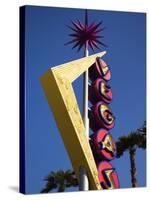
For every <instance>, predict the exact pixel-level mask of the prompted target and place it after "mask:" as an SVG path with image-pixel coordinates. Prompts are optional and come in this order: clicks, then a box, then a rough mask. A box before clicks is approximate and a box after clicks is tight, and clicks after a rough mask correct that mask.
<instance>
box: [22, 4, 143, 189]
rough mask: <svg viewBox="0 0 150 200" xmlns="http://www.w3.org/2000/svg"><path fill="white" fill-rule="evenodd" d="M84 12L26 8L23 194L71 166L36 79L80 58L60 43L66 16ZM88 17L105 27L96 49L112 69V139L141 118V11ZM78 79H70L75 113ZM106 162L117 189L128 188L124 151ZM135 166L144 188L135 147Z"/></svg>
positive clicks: (64, 39) (139, 153)
mask: <svg viewBox="0 0 150 200" xmlns="http://www.w3.org/2000/svg"><path fill="white" fill-rule="evenodd" d="M84 13H85V11H84V10H82V9H66V8H50V7H35V6H28V7H27V9H26V32H25V34H26V35H25V36H26V72H25V73H26V146H25V147H26V193H39V192H40V190H41V189H42V188H43V186H44V184H45V182H44V181H43V178H44V177H45V176H46V175H47V174H48V173H49V172H50V171H52V170H53V171H55V170H59V169H63V170H67V169H71V168H72V166H71V163H70V160H69V157H68V155H67V152H66V150H65V148H64V144H63V141H62V139H61V136H60V133H59V130H58V128H57V125H56V123H55V120H54V118H53V114H52V112H51V110H50V108H49V106H48V103H47V100H46V97H45V95H44V91H43V89H42V87H41V84H40V80H39V79H40V76H42V75H43V74H44V73H45V72H46V71H47V70H48V69H49V68H50V67H52V66H57V65H59V64H62V63H66V62H69V61H71V60H75V59H78V58H81V57H83V50H81V51H80V52H79V53H77V51H76V50H72V49H71V46H64V43H66V42H67V41H68V40H70V38H69V37H68V34H69V33H70V30H69V29H68V28H67V27H66V25H67V24H70V20H71V19H74V20H75V19H80V20H81V21H82V22H84ZM88 15H89V22H92V21H93V20H95V21H96V22H99V21H101V20H103V25H104V26H106V27H107V29H105V30H104V31H103V35H104V39H103V42H104V43H106V44H107V45H108V47H107V48H103V49H102V50H106V51H107V55H105V57H104V60H105V61H106V62H107V63H108V64H109V65H110V68H111V72H112V79H111V80H110V82H109V84H110V85H111V87H112V90H113V101H112V103H111V104H110V107H111V108H112V110H113V112H114V115H115V116H116V124H115V127H114V128H113V129H112V130H111V131H110V132H111V134H112V135H113V137H114V139H115V140H117V138H118V137H119V136H121V135H123V134H127V133H129V132H130V131H134V130H136V129H137V128H138V127H140V126H142V124H143V122H144V120H145V119H146V38H145V35H146V15H145V14H144V13H129V12H112V11H99V10H89V12H88ZM96 52H98V51H96ZM90 54H93V52H91V51H90ZM82 78H83V77H80V78H79V79H78V80H76V81H75V82H74V83H73V86H74V89H75V93H76V96H77V100H78V104H79V107H80V110H81V111H82ZM111 163H112V164H113V166H114V167H115V168H116V170H117V172H118V176H119V180H120V186H121V188H125V187H131V181H130V163H129V155H128V152H127V153H125V154H124V156H123V157H121V158H120V159H115V160H114V161H112V162H111ZM136 164H137V180H138V186H145V184H146V172H145V171H146V153H145V151H143V150H137V155H136ZM74 190H77V189H76V188H71V189H68V190H67V191H74Z"/></svg>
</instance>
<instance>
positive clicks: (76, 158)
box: [41, 52, 106, 190]
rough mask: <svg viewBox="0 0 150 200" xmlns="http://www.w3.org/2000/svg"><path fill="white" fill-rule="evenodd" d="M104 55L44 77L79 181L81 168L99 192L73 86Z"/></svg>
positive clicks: (91, 57) (58, 124) (80, 61)
mask: <svg viewBox="0 0 150 200" xmlns="http://www.w3.org/2000/svg"><path fill="white" fill-rule="evenodd" d="M105 53H106V52H101V53H97V54H94V55H91V56H89V57H84V58H81V59H78V60H75V61H72V62H68V63H65V64H62V65H59V66H56V67H52V68H51V69H49V70H48V71H47V72H46V73H45V74H44V75H43V76H42V77H41V83H42V86H43V88H44V91H45V94H46V97H47V99H48V103H49V105H50V107H51V109H52V111H53V114H54V117H55V120H56V123H57V126H58V128H59V130H60V133H61V136H62V139H63V141H64V144H65V147H66V149H67V152H68V154H69V157H70V160H71V163H72V165H73V168H74V170H75V173H76V176H77V177H79V168H80V166H84V167H85V169H86V171H87V175H88V179H89V183H90V185H89V187H90V190H100V189H101V186H100V183H99V179H98V172H97V168H96V164H95V161H94V158H93V154H92V151H91V148H90V145H89V141H88V138H87V136H86V134H85V126H84V124H83V120H82V117H81V114H80V111H79V107H78V104H77V100H76V97H75V94H74V90H73V87H72V82H73V81H74V80H76V79H77V78H78V77H79V76H80V75H81V74H83V73H84V72H85V71H86V70H88V68H89V67H90V66H91V65H92V64H93V63H94V62H95V59H96V57H102V56H103V55H104V54H105Z"/></svg>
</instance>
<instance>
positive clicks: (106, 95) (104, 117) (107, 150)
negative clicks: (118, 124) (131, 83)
mask: <svg viewBox="0 0 150 200" xmlns="http://www.w3.org/2000/svg"><path fill="white" fill-rule="evenodd" d="M89 78H90V80H91V84H90V86H89V101H90V103H91V104H92V106H91V108H90V110H89V125H90V128H91V130H92V131H93V132H94V133H93V134H92V135H91V137H90V138H91V140H90V144H91V149H92V152H93V155H94V158H95V162H96V164H97V170H98V177H99V182H100V185H101V187H102V188H103V189H113V188H119V180H118V175H117V172H116V171H115V168H113V167H112V165H111V164H110V163H109V161H111V160H112V159H114V158H115V155H116V145H115V142H114V140H113V138H112V136H111V134H110V132H109V130H110V129H112V128H113V127H114V125H115V117H114V115H113V112H112V110H111V108H110V106H109V105H108V104H109V103H111V101H112V90H111V87H110V86H109V85H108V83H107V81H109V80H110V79H111V72H110V69H109V67H108V66H107V64H106V62H105V61H104V60H102V59H101V58H96V61H95V63H94V64H93V65H92V66H91V67H90V69H89Z"/></svg>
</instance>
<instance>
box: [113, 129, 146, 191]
mask: <svg viewBox="0 0 150 200" xmlns="http://www.w3.org/2000/svg"><path fill="white" fill-rule="evenodd" d="M116 146H117V155H116V157H117V158H120V157H121V156H122V155H123V153H124V152H125V151H129V156H130V165H131V170H130V172H131V183H132V187H137V179H136V163H135V154H136V149H137V148H142V149H145V148H146V136H145V135H144V134H141V133H140V132H139V131H138V130H137V131H136V132H131V133H129V134H128V135H125V136H121V137H120V138H119V139H118V141H117V142H116Z"/></svg>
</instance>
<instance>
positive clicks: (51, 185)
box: [41, 170, 78, 193]
mask: <svg viewBox="0 0 150 200" xmlns="http://www.w3.org/2000/svg"><path fill="white" fill-rule="evenodd" d="M44 180H45V181H46V184H45V187H44V188H43V189H42V190H41V193H48V192H50V191H51V190H53V189H56V188H57V190H58V192H64V191H65V189H66V188H68V187H77V186H78V180H77V178H76V176H75V173H74V172H73V171H71V170H67V171H63V170H59V171H56V172H54V171H52V172H50V174H49V175H48V176H47V177H46V178H45V179H44Z"/></svg>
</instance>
